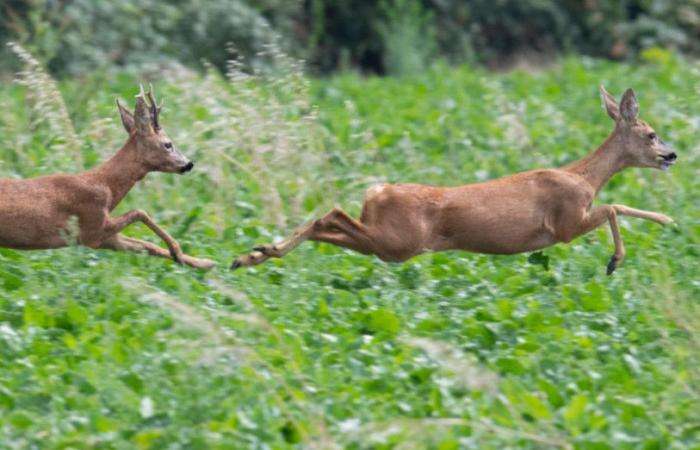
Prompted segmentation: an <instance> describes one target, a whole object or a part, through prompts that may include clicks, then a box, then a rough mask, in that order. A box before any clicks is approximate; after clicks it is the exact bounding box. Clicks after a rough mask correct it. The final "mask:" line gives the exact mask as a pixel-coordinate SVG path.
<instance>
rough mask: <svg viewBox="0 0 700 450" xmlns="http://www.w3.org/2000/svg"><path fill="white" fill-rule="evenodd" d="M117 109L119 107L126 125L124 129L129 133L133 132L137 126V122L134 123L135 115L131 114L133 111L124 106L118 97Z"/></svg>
mask: <svg viewBox="0 0 700 450" xmlns="http://www.w3.org/2000/svg"><path fill="white" fill-rule="evenodd" d="M117 109H119V116H120V117H121V118H122V125H124V129H125V130H126V132H127V133H129V134H131V133H132V132H133V131H134V129H135V128H136V124H135V123H134V115H133V114H131V112H130V111H129V110H128V109H126V108H125V107H124V106H122V104H121V102H120V101H119V99H117Z"/></svg>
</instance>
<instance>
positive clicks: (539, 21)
mask: <svg viewBox="0 0 700 450" xmlns="http://www.w3.org/2000/svg"><path fill="white" fill-rule="evenodd" d="M2 14H3V15H2V16H0V39H2V40H8V39H13V40H19V41H20V42H22V43H24V44H25V46H27V47H29V48H30V49H31V50H33V52H34V53H35V54H38V55H39V56H40V57H41V58H42V59H43V60H44V61H46V62H47V63H48V65H49V67H50V68H51V70H52V71H53V72H54V73H65V72H68V73H75V72H82V71H85V70H89V69H92V68H94V67H100V66H110V65H114V64H117V65H130V64H137V65H143V63H144V62H153V61H156V62H163V61H173V60H175V61H179V62H182V63H184V64H187V65H190V66H196V65H199V64H200V62H201V60H203V59H204V60H208V61H210V62H212V63H213V64H215V65H216V66H218V67H219V68H221V69H224V68H225V64H226V60H227V59H229V57H230V55H229V52H228V51H227V48H228V44H229V43H233V44H235V46H236V50H237V51H238V52H240V53H242V54H243V55H244V56H246V57H247V58H248V59H251V57H252V58H254V56H255V55H256V54H257V52H259V51H260V50H261V49H262V48H263V47H264V46H265V44H267V43H269V42H270V41H271V40H274V39H275V38H277V37H281V39H279V40H281V41H282V42H284V43H285V44H286V45H287V47H288V49H287V50H290V51H292V52H293V54H295V55H296V56H301V57H304V58H305V59H307V60H309V62H310V68H311V69H312V70H314V71H316V72H320V73H326V72H330V71H333V70H337V69H342V68H346V67H355V68H359V69H361V70H363V71H370V72H376V73H392V74H395V73H410V72H415V71H416V68H420V67H422V66H424V65H426V64H429V63H430V62H432V60H434V59H436V58H445V59H447V60H449V61H451V62H457V63H459V62H464V61H469V62H479V63H483V64H485V65H488V66H492V67H493V66H503V65H509V64H512V63H513V62H517V61H518V60H521V59H524V58H527V59H530V60H532V59H533V57H535V56H536V58H535V59H540V60H541V59H543V58H545V59H546V58H551V57H552V56H553V55H556V54H558V53H568V52H581V53H584V54H587V55H592V56H597V57H606V58H612V59H632V58H635V57H637V55H638V54H639V52H640V50H644V49H646V48H650V47H662V48H671V49H677V50H679V51H683V52H689V53H698V52H699V51H700V39H698V38H700V3H698V2H697V1H696V0H623V1H617V0H565V1H561V2H550V1H542V0H497V1H494V0H470V1H467V2H465V1H462V0H382V1H374V0H333V1H330V0H306V1H301V0H296V1H289V2H285V1H282V0H265V1H263V2H255V1H252V0H233V1H229V0H193V1H185V0H173V1H171V2H158V1H156V0H125V1H121V2H110V1H104V0H99V1H93V0H69V1H65V2H53V1H49V0H35V1H33V2H26V1H10V2H5V3H3V7H2Z"/></svg>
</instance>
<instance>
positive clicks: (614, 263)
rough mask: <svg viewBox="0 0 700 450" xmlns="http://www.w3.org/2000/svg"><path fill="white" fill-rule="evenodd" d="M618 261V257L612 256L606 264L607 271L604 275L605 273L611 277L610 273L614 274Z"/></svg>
mask: <svg viewBox="0 0 700 450" xmlns="http://www.w3.org/2000/svg"><path fill="white" fill-rule="evenodd" d="M618 261H619V259H618V257H617V256H615V255H613V256H612V257H611V258H610V262H609V263H608V270H607V271H606V273H607V274H608V275H612V273H613V272H615V269H617V263H618Z"/></svg>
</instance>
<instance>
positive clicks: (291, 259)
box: [0, 48, 700, 449]
mask: <svg viewBox="0 0 700 450" xmlns="http://www.w3.org/2000/svg"><path fill="white" fill-rule="evenodd" d="M15 50H16V51H17V52H19V54H20V55H21V57H22V59H21V61H23V63H22V64H23V68H24V71H23V72H22V73H21V74H20V75H19V76H18V77H17V78H18V79H19V81H20V83H19V84H3V85H1V86H0V98H1V99H2V104H3V105H4V107H3V108H2V109H0V134H1V135H2V136H3V139H2V140H1V141H0V176H6V177H28V176H36V175H40V174H44V173H49V172H55V171H59V170H63V171H75V170H77V168H76V165H84V166H85V167H92V166H94V165H95V164H97V163H98V162H99V161H101V160H104V159H105V158H106V157H107V156H108V155H110V154H111V153H113V152H114V151H116V150H117V149H118V148H119V146H120V145H121V144H123V142H124V140H125V136H124V133H123V130H122V128H121V126H120V124H119V123H118V119H117V114H116V108H115V106H114V97H115V96H119V97H121V98H124V99H128V100H131V99H133V95H134V94H135V92H136V85H137V81H138V80H137V79H135V78H134V77H133V76H132V75H129V74H126V73H117V74H111V75H109V76H105V75H104V74H100V73H93V74H91V75H90V76H87V77H83V78H81V79H80V80H79V81H74V80H65V81H62V82H59V83H56V82H55V81H54V80H53V79H52V78H51V77H49V76H47V75H46V73H45V72H44V71H43V70H42V68H41V65H40V64H38V63H36V62H35V61H33V60H32V57H31V55H29V54H26V53H22V51H21V49H18V48H15ZM264 58H265V61H266V63H265V64H262V65H261V66H260V69H259V70H258V71H256V72H254V73H250V72H248V71H243V70H241V68H240V67H239V66H238V65H236V64H233V65H231V66H230V67H229V70H228V76H227V77H223V76H222V75H221V74H220V72H219V71H216V70H209V71H207V72H206V73H205V74H203V75H199V74H196V73H192V72H190V71H173V72H171V73H168V74H167V79H169V81H165V80H160V82H159V83H158V84H157V91H158V95H159V96H163V97H165V98H166V103H165V105H166V106H165V109H164V112H163V116H162V123H163V125H164V127H165V128H166V130H167V131H168V133H169V135H170V136H171V137H172V138H173V140H174V141H175V142H176V143H177V144H178V145H179V146H180V147H181V148H182V149H183V151H184V152H185V153H186V154H187V155H188V156H190V157H191V158H193V159H194V160H195V162H196V170H195V171H194V172H193V173H191V174H188V175H186V176H176V175H172V174H153V175H149V176H148V177H147V178H146V179H145V180H143V182H142V183H140V184H139V185H138V186H137V187H136V188H135V189H134V190H133V191H132V192H131V193H130V194H129V195H128V196H127V198H126V199H125V201H124V203H123V204H122V205H120V207H119V209H118V211H117V212H124V211H126V210H128V209H130V208H143V209H145V210H146V211H148V212H149V213H150V214H151V215H152V216H153V217H154V218H155V220H156V221H157V222H158V223H160V224H162V225H163V226H164V227H165V228H166V229H167V230H168V231H170V232H171V233H172V234H173V235H174V236H175V237H176V238H177V239H178V240H179V241H180V242H181V243H182V244H183V248H184V249H185V250H186V251H187V252H189V253H192V254H195V255H201V256H208V257H211V258H212V259H215V260H217V261H219V262H220V263H221V265H220V267H219V268H217V269H215V270H214V271H213V272H209V273H201V272H197V271H194V270H190V269H187V268H183V267H178V266H175V265H173V264H172V263H171V262H169V261H165V260H161V259H155V258H148V257H146V256H142V255H130V254H122V253H112V252H108V251H95V250H89V249H84V248H78V247H72V248H66V249H61V250H55V251H42V252H17V251H12V250H7V249H0V443H1V445H0V447H3V448H10V449H25V448H78V449H80V448H86V449H87V448H105V449H106V448H116V449H122V448H123V449H126V448H139V449H161V448H187V449H208V448H253V449H268V448H318V449H334V448H348V449H390V448H403V449H413V448H415V449H423V448H435V449H457V448H460V449H489V448H493V449H496V448H499V449H500V448H576V449H638V448H645V449H669V448H670V449H697V448H698V446H700V433H699V430H700V415H699V411H700V410H698V408H697V407H696V406H697V404H698V403H699V402H700V385H699V384H698V380H700V376H698V375H700V374H698V367H700V364H699V363H700V361H698V355H699V354H700V353H699V352H698V351H697V348H698V339H697V336H698V335H699V334H700V323H699V322H698V317H700V314H698V313H699V312H700V311H699V310H698V303H697V299H698V298H700V285H699V284H698V283H697V280H698V279H700V272H699V270H700V269H699V266H698V264H697V259H698V255H699V254H700V216H699V215H698V210H697V208H696V207H695V203H696V202H695V201H694V199H695V194H694V193H695V192H697V190H698V188H699V186H698V183H699V182H700V181H699V180H700V177H698V171H697V164H698V157H699V153H698V147H697V143H696V140H697V139H696V138H697V135H698V132H699V130H698V127H700V109H698V102H697V97H696V95H697V94H696V90H695V89H696V88H697V86H696V84H697V80H698V74H699V72H700V69H699V68H698V66H697V64H694V63H689V62H686V61H684V60H682V59H678V58H676V57H674V56H672V55H668V57H667V58H666V59H664V60H663V61H660V62H655V63H647V64H645V65H641V66H638V65H634V66H632V65H626V64H612V63H607V62H601V61H594V60H589V59H586V58H578V59H564V60H562V61H560V63H559V64H557V65H556V66H555V67H552V68H549V69H547V70H544V71H541V72H524V71H515V72H511V73H507V74H492V73H489V72H486V71H484V70H483V69H478V68H470V67H466V66H465V67H461V68H457V69H455V68H449V67H447V66H444V65H437V66H434V67H432V68H430V69H427V70H425V71H423V73H422V74H420V75H415V76H407V77H405V78H403V79H400V80H399V79H396V78H374V77H369V78H362V77H360V76H358V75H355V74H344V75H341V76H336V77H333V78H331V79H328V80H322V81H311V82H310V81H309V80H308V79H307V78H306V77H305V76H304V74H303V73H302V72H301V69H300V66H299V65H298V64H297V63H295V62H294V61H293V60H290V59H289V58H287V57H285V56H284V54H282V53H280V52H278V51H276V50H274V49H270V50H269V51H268V52H267V53H266V55H265V56H264ZM164 78H166V77H165V76H164ZM601 83H604V84H606V86H607V87H608V90H609V91H610V92H612V93H614V94H616V95H619V94H620V93H621V92H622V91H623V89H624V88H626V87H628V86H633V87H635V88H636V89H637V92H638V95H639V98H640V102H641V111H642V112H641V115H642V117H643V118H644V119H646V120H647V121H649V122H650V123H651V124H652V125H653V126H654V127H655V128H656V130H657V131H658V133H659V135H660V136H661V137H662V138H663V139H665V140H666V141H669V142H672V143H673V144H674V145H675V146H676V148H677V151H678V153H679V155H680V159H679V162H678V164H677V165H676V166H675V167H674V168H673V169H672V170H671V171H670V172H660V171H654V170H636V169H630V170H629V171H627V172H625V173H623V174H620V175H619V176H617V177H615V178H614V179H613V180H612V181H611V183H610V184H609V185H608V186H607V187H606V189H605V190H604V191H603V192H602V193H601V196H600V199H599V201H600V202H616V203H624V204H629V205H631V206H637V207H643V208H648V209H651V210H658V211H662V212H664V213H668V214H669V215H671V216H673V217H674V218H675V220H676V221H677V223H678V225H677V226H676V227H667V228H662V227H660V226H658V225H656V224H653V223H649V222H644V221H639V220H634V219H627V218H625V219H623V221H622V222H621V226H622V234H623V238H624V239H625V242H626V244H627V251H628V256H627V259H626V261H625V264H624V266H623V267H622V268H620V269H619V270H618V271H617V272H616V273H615V274H614V276H612V277H607V276H605V264H606V262H607V260H608V258H609V256H610V253H611V252H612V242H611V239H610V237H609V232H608V230H607V229H605V228H602V229H601V230H598V231H596V232H594V233H591V234H590V235H587V236H585V237H582V238H580V239H577V240H575V241H574V242H572V243H571V244H569V245H561V246H556V247H553V248H551V249H548V250H547V251H546V252H545V254H544V255H542V256H529V255H515V256H502V257H496V256H487V255H476V254H467V253H462V252H449V253H437V254H428V255H423V256H420V257H417V258H414V259H412V260H411V261H409V262H407V263H404V264H386V263H382V262H380V261H378V260H376V259H375V258H372V257H366V256H362V255H358V254H355V253H352V252H349V251H344V250H341V249H338V248H335V247H331V246H328V245H322V244H312V243H308V244H305V245H303V246H302V247H300V248H299V249H297V250H296V251H294V252H293V253H291V254H290V255H288V256H287V257H286V258H285V259H282V260H275V261H271V262H269V263H268V264H266V265H264V266H260V267H258V268H254V269H250V270H242V271H237V272H234V273H232V272H229V271H228V270H227V265H228V264H229V263H230V261H231V260H232V259H233V258H234V257H235V256H236V255H237V254H240V253H242V252H245V251H248V250H249V249H250V248H251V247H252V246H253V245H255V244H258V243H265V242H269V241H271V240H273V239H276V238H278V237H279V236H281V235H284V234H285V233H287V232H288V231H290V230H291V229H292V228H293V227H294V226H295V225H297V224H299V223H302V222H304V221H305V220H309V219H311V218H313V217H317V216H318V215H319V214H321V213H322V212H324V211H325V210H326V209H327V208H329V207H331V206H333V205H334V204H336V203H340V204H342V205H343V206H344V207H346V208H348V210H349V211H351V212H352V213H353V214H357V213H358V211H359V207H360V202H361V199H362V192H363V190H364V189H365V188H366V187H368V186H369V185H370V184H371V183H373V182H376V181H419V182H426V183H439V184H448V185H450V184H461V183H468V182H474V181H479V180H483V179H488V178H494V177H499V176H502V175H506V174H509V173H512V172H514V171H519V170H523V169H528V168H535V167H544V166H552V165H562V164H565V163H567V162H570V161H572V160H573V159H575V158H578V157H581V156H583V155H584V154H585V153H586V152H588V151H590V150H592V149H593V148H595V147H596V146H597V145H598V144H599V143H600V142H602V140H603V139H604V138H605V137H606V135H607V133H609V132H610V130H611V127H612V124H611V122H610V120H609V118H608V117H607V115H606V114H605V112H604V111H603V110H602V108H601V105H600V100H599V98H598V93H597V86H598V85H599V84H601ZM678 86H686V87H687V89H684V90H679V89H678ZM67 143H71V144H70V145H67ZM76 151H77V153H76ZM76 154H77V155H78V156H76ZM127 234H129V235H132V236H138V237H142V238H146V239H153V240H154V241H155V238H154V237H153V236H152V234H151V233H149V232H148V231H147V230H146V229H144V228H143V227H140V226H133V227H130V228H129V230H128V231H127ZM547 258H548V269H545V267H543V264H542V263H543V261H545V260H547ZM528 261H530V262H528Z"/></svg>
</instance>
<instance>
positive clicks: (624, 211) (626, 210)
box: [611, 205, 673, 225]
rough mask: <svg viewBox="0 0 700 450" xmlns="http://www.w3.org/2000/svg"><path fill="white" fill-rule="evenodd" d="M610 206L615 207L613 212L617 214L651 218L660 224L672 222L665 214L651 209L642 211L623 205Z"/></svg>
mask: <svg viewBox="0 0 700 450" xmlns="http://www.w3.org/2000/svg"><path fill="white" fill-rule="evenodd" d="M611 206H612V207H613V208H614V209H615V212H616V213H617V214H620V215H622V216H630V217H637V218H639V219H645V220H651V221H652V222H656V223H658V224H661V225H668V224H669V223H673V219H672V218H670V217H668V216H667V215H665V214H661V213H657V212H652V211H644V210H643V209H636V208H630V207H629V206H625V205H611Z"/></svg>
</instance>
